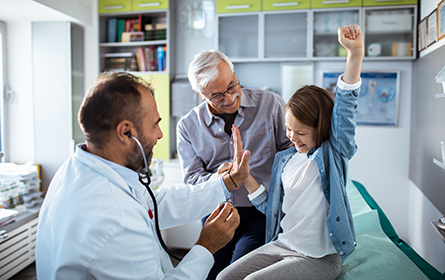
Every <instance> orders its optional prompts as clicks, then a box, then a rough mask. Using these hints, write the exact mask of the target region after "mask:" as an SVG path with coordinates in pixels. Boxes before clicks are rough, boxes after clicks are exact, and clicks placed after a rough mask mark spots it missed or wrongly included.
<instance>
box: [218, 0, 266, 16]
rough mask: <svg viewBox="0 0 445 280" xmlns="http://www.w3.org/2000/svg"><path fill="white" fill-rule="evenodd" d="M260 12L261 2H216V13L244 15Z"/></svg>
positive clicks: (250, 0)
mask: <svg viewBox="0 0 445 280" xmlns="http://www.w3.org/2000/svg"><path fill="white" fill-rule="evenodd" d="M259 11H261V0H216V13H218V14H224V13H244V12H259Z"/></svg>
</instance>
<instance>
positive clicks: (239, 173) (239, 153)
mask: <svg viewBox="0 0 445 280" xmlns="http://www.w3.org/2000/svg"><path fill="white" fill-rule="evenodd" d="M232 135H233V147H234V156H233V162H232V163H231V164H232V166H231V169H230V170H228V171H227V172H226V173H225V174H223V180H224V184H225V185H226V186H227V189H228V190H229V191H232V190H237V189H239V187H240V186H241V185H242V183H243V181H244V180H245V179H247V177H249V175H250V166H249V159H250V151H249V150H246V151H244V149H243V142H242V141H241V135H240V132H239V130H238V127H237V126H236V125H232ZM220 168H222V167H221V166H220ZM218 172H219V168H218Z"/></svg>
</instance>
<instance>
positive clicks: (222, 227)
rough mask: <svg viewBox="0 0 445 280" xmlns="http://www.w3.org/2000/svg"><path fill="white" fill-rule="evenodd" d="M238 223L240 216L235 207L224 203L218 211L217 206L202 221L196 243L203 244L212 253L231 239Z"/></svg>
mask: <svg viewBox="0 0 445 280" xmlns="http://www.w3.org/2000/svg"><path fill="white" fill-rule="evenodd" d="M239 223H240V217H239V214H238V211H237V210H236V208H235V207H233V206H232V205H231V204H230V203H226V204H225V205H224V207H223V208H222V210H221V211H220V208H219V206H218V208H216V209H215V210H214V211H213V212H212V214H210V216H209V217H208V218H207V220H206V222H205V223H204V226H203V227H202V230H201V234H200V235H199V239H198V241H197V242H196V245H201V246H203V247H204V248H206V249H207V250H209V252H210V253H211V254H212V255H213V254H214V253H216V251H218V250H219V249H221V248H222V247H224V246H226V245H227V243H229V241H230V240H232V238H233V236H234V234H235V229H236V228H237V227H238V225H239Z"/></svg>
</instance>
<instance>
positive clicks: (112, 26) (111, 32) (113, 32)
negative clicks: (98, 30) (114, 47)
mask: <svg viewBox="0 0 445 280" xmlns="http://www.w3.org/2000/svg"><path fill="white" fill-rule="evenodd" d="M107 41H108V43H114V42H117V18H109V19H108V25H107Z"/></svg>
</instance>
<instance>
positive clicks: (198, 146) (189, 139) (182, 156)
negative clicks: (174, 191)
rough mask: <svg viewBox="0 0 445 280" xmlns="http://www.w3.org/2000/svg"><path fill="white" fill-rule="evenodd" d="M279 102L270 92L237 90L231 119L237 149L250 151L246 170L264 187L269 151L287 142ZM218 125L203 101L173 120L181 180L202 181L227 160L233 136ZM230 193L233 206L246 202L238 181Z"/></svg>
mask: <svg viewBox="0 0 445 280" xmlns="http://www.w3.org/2000/svg"><path fill="white" fill-rule="evenodd" d="M284 105H285V104H284V101H283V99H282V98H281V97H280V96H279V95H278V94H276V93H274V92H270V91H264V90H251V89H242V94H241V103H240V107H239V108H238V114H237V116H236V118H235V121H234V124H236V125H237V126H238V128H239V130H240V133H241V140H242V142H243V148H244V149H245V150H249V151H250V152H251V157H250V160H249V165H250V173H251V175H252V176H253V177H254V178H255V179H256V180H257V181H258V183H260V184H263V185H264V186H266V187H268V186H269V181H270V172H271V168H272V164H273V159H274V157H275V153H276V152H278V151H281V150H284V149H285V148H287V147H288V146H289V145H290V141H289V139H288V138H287V136H286V128H285V124H284ZM224 125H225V122H224V120H223V119H222V118H220V117H218V116H216V115H214V114H212V113H211V112H210V110H209V107H208V104H207V103H206V102H203V103H201V104H200V105H198V106H197V107H195V108H193V109H192V110H191V111H190V112H189V113H188V114H187V115H185V116H184V117H183V118H182V119H181V120H180V121H179V122H178V126H177V143H178V147H177V148H178V156H179V160H180V165H181V168H182V173H183V178H184V183H186V184H196V183H201V182H205V181H207V180H209V179H210V178H211V177H212V175H213V174H215V173H216V172H217V170H218V167H219V166H220V165H221V164H222V163H224V162H230V161H232V160H233V155H234V149H233V136H229V135H228V134H227V133H226V132H225V131H224ZM231 194H232V197H231V202H232V204H233V205H234V206H236V207H240V206H241V207H246V206H252V203H251V202H250V200H249V199H248V198H247V194H248V192H247V190H246V188H245V187H244V186H241V187H240V188H239V189H238V190H235V191H232V193H231Z"/></svg>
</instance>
